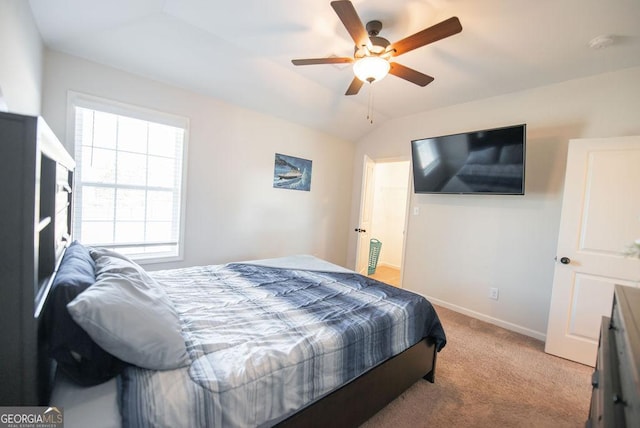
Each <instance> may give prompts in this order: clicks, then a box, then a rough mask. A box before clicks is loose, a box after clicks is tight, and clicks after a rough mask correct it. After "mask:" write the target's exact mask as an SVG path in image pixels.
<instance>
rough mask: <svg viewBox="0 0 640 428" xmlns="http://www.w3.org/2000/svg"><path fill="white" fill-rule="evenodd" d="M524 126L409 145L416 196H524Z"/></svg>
mask: <svg viewBox="0 0 640 428" xmlns="http://www.w3.org/2000/svg"><path fill="white" fill-rule="evenodd" d="M525 143H526V125H525V124H523V125H514V126H508V127H504V128H495V129H484V130H481V131H473V132H464V133H460V134H453V135H444V136H441V137H433V138H423V139H420V140H413V141H412V142H411V158H412V163H413V186H414V191H415V193H453V194H499V195H523V194H524V164H525V145H526V144H525Z"/></svg>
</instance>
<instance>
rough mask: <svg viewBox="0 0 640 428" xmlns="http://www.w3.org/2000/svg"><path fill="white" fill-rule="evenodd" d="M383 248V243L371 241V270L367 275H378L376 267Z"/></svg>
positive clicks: (375, 240)
mask: <svg viewBox="0 0 640 428" xmlns="http://www.w3.org/2000/svg"><path fill="white" fill-rule="evenodd" d="M381 248H382V242H380V241H378V240H377V239H375V238H374V239H371V242H370V243H369V269H368V270H367V275H372V274H374V273H376V267H377V266H378V256H380V249H381Z"/></svg>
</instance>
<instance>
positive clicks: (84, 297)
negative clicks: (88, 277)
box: [67, 248, 189, 370]
mask: <svg viewBox="0 0 640 428" xmlns="http://www.w3.org/2000/svg"><path fill="white" fill-rule="evenodd" d="M91 256H92V257H93V259H94V260H95V262H96V282H95V284H94V285H92V286H91V287H89V288H87V289H86V290H85V291H84V292H82V293H80V294H79V295H78V296H77V297H76V298H75V299H73V301H71V302H70V303H69V304H68V305H67V309H68V310H69V313H70V314H71V317H72V318H73V320H74V321H75V322H76V323H78V325H80V327H82V328H83V329H84V330H85V331H86V332H87V333H88V334H89V336H91V338H92V339H93V340H94V341H95V342H96V343H97V344H98V345H100V346H101V347H102V348H103V349H104V350H105V351H107V352H109V353H111V354H112V355H114V356H116V357H118V358H120V359H121V360H123V361H126V362H128V363H131V364H135V365H137V366H139V367H143V368H146V369H153V370H168V369H175V368H178V367H184V366H185V365H187V364H188V362H189V357H188V355H187V350H186V347H185V343H184V339H183V337H182V334H181V329H180V321H179V318H178V314H177V313H176V311H175V308H174V307H173V305H172V303H171V301H170V300H169V298H168V297H167V295H166V294H165V293H164V291H163V290H162V289H161V288H160V286H159V285H158V284H157V282H156V281H155V280H154V279H153V278H151V277H150V276H149V275H148V274H147V273H146V272H145V271H144V269H142V268H141V267H140V266H138V265H137V264H136V263H135V262H133V261H131V260H130V259H128V258H127V257H126V256H123V255H121V254H118V253H116V252H113V251H110V250H106V249H95V248H94V249H92V250H91Z"/></svg>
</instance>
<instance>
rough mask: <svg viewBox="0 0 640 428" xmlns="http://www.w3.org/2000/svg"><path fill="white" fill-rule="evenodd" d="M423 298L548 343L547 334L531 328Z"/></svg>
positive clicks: (433, 298)
mask: <svg viewBox="0 0 640 428" xmlns="http://www.w3.org/2000/svg"><path fill="white" fill-rule="evenodd" d="M414 293H415V291H414ZM417 294H420V295H421V296H423V297H424V298H425V299H427V300H428V301H430V302H431V303H433V304H434V305H438V306H442V307H444V308H447V309H451V310H452V311H455V312H459V313H461V314H463V315H467V316H469V317H471V318H476V319H479V320H480V321H485V322H488V323H489V324H493V325H497V326H498V327H502V328H504V329H507V330H511V331H515V332H516V333H520V334H524V335H525V336H529V337H533V338H534V339H538V340H541V341H543V342H545V341H546V339H547V335H546V334H545V333H541V332H539V331H535V330H531V329H530V328H526V327H522V326H521V325H518V324H513V323H510V322H508V321H504V320H501V319H498V318H494V317H490V316H488V315H485V314H483V313H480V312H476V311H473V310H471V309H467V308H464V307H462V306H458V305H454V304H453V303H448V302H445V301H443V300H440V299H437V298H435V297H429V296H426V295H424V294H421V293H417Z"/></svg>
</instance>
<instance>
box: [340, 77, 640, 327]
mask: <svg viewBox="0 0 640 428" xmlns="http://www.w3.org/2000/svg"><path fill="white" fill-rule="evenodd" d="M425 91H427V92H428V88H426V89H425ZM639 111H640V68H632V69H627V70H623V71H619V72H614V73H607V74H602V75H599V76H594V77H589V78H584V79H578V80H573V81H568V82H564V83H559V84H555V85H550V86H545V87H541V88H536V89H531V90H527V91H522V92H517V93H512V94H508V95H504V96H500V97H495V98H490V99H485V100H479V101H475V102H470V103H466V104H460V105H454V106H451V107H447V108H442V109H438V110H434V111H429V112H424V113H422V114H417V115H414V116H410V117H403V118H400V119H397V120H393V121H390V122H388V123H385V124H384V125H382V126H381V127H380V128H379V129H377V130H375V131H373V132H372V133H371V134H370V135H367V136H366V137H365V138H363V139H361V140H360V141H359V142H358V143H357V148H356V154H355V157H354V174H353V176H354V187H353V190H354V197H353V202H352V210H351V224H352V225H355V224H357V215H358V214H357V213H358V206H357V205H358V202H357V201H359V200H360V197H359V194H360V183H359V180H360V177H361V176H362V159H363V156H364V155H365V154H366V155H368V156H370V157H371V158H372V159H382V158H389V157H398V156H407V157H408V156H409V154H410V141H411V140H412V139H416V138H422V137H430V136H437V135H444V134H452V133H457V132H462V131H470V130H474V129H483V128H490V127H497V126H503V125H509V124H517V123H527V139H528V140H527V154H526V155H527V162H526V195H525V196H473V195H415V194H414V195H412V202H411V204H412V206H415V207H419V208H420V215H418V216H413V215H410V216H409V225H408V230H407V243H406V254H405V259H404V263H405V265H404V276H403V287H404V288H407V289H409V290H413V291H416V292H418V293H421V294H423V295H425V296H427V297H429V298H430V299H431V300H432V301H433V302H434V303H440V304H442V305H444V306H448V307H450V308H453V309H457V310H458V311H461V312H466V313H468V314H471V315H474V316H476V317H479V318H482V319H486V320H488V321H491V322H494V323H496V324H499V325H503V326H506V327H508V328H511V329H513V330H516V331H520V332H523V333H525V334H529V335H531V336H534V337H538V338H541V339H542V338H544V335H545V332H546V327H547V316H548V311H549V303H550V298H551V287H552V281H553V269H554V256H555V250H556V243H557V237H558V229H559V221H560V209H561V200H562V189H563V180H564V171H565V163H566V154H567V144H568V141H569V139H572V138H582V137H608V136H620V135H639V134H640V120H638V112H639ZM612 190H613V189H612ZM353 227H354V226H352V228H353ZM355 246H356V245H355V239H351V240H350V243H349V257H348V265H349V266H353V265H354V262H355ZM489 287H498V288H499V289H500V299H499V300H498V301H494V300H490V299H488V298H487V296H488V291H489Z"/></svg>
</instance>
